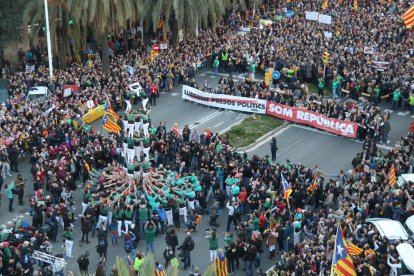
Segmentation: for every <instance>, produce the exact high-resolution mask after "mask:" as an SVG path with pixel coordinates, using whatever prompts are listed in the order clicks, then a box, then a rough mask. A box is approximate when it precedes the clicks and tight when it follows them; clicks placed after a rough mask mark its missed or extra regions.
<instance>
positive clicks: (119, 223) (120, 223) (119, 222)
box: [117, 220, 122, 237]
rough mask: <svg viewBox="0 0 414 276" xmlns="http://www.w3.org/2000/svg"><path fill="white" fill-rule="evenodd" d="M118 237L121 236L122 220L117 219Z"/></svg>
mask: <svg viewBox="0 0 414 276" xmlns="http://www.w3.org/2000/svg"><path fill="white" fill-rule="evenodd" d="M117 222H118V237H120V236H121V229H122V220H118V221H117Z"/></svg>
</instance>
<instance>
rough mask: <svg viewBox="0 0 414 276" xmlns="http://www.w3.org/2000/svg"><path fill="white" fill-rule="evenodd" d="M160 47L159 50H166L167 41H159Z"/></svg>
mask: <svg viewBox="0 0 414 276" xmlns="http://www.w3.org/2000/svg"><path fill="white" fill-rule="evenodd" d="M160 49H161V50H167V49H168V43H160Z"/></svg>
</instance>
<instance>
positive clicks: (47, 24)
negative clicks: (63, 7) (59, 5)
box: [44, 0, 53, 81]
mask: <svg viewBox="0 0 414 276" xmlns="http://www.w3.org/2000/svg"><path fill="white" fill-rule="evenodd" d="M44 5H45V19H46V41H47V58H48V60H49V80H50V81H52V78H53V62H52V45H51V42H50V29H49V11H48V6H47V0H44ZM52 5H53V3H52Z"/></svg>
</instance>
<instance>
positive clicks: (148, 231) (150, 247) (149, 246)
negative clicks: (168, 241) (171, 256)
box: [144, 220, 156, 254]
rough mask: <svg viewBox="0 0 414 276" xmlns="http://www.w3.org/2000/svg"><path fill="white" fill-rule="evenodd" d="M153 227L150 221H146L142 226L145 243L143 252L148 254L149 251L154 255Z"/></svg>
mask: <svg viewBox="0 0 414 276" xmlns="http://www.w3.org/2000/svg"><path fill="white" fill-rule="evenodd" d="M155 231H156V228H155V225H154V223H153V222H152V221H150V220H149V221H147V223H146V224H145V226H144V233H145V243H146V250H145V252H146V253H148V251H151V252H152V254H155V243H154V238H155Z"/></svg>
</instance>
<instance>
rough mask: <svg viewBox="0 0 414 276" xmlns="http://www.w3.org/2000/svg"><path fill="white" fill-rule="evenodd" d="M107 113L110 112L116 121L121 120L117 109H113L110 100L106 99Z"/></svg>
mask: <svg viewBox="0 0 414 276" xmlns="http://www.w3.org/2000/svg"><path fill="white" fill-rule="evenodd" d="M104 111H105V113H108V114H109V115H111V116H112V117H113V118H114V120H115V121H118V120H119V116H118V115H116V113H115V111H114V110H113V109H112V106H111V103H110V102H109V100H106V102H105V109H104Z"/></svg>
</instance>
